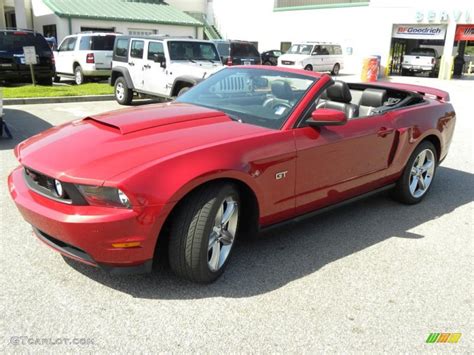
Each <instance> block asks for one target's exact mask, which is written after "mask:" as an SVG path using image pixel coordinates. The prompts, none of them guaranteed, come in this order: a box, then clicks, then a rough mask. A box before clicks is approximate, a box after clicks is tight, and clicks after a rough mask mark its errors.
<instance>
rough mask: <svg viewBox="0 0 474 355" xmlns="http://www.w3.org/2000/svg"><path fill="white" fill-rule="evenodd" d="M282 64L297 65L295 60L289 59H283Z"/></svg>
mask: <svg viewBox="0 0 474 355" xmlns="http://www.w3.org/2000/svg"><path fill="white" fill-rule="evenodd" d="M281 64H283V65H295V62H292V61H289V60H282V61H281Z"/></svg>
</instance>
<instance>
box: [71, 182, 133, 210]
mask: <svg viewBox="0 0 474 355" xmlns="http://www.w3.org/2000/svg"><path fill="white" fill-rule="evenodd" d="M76 186H77V188H78V189H79V191H80V192H81V194H82V196H84V198H85V199H86V201H87V202H88V203H89V204H90V205H93V206H108V207H121V208H131V204H130V200H129V198H128V197H127V195H125V193H124V192H123V191H122V190H120V189H117V188H115V187H107V186H92V185H76Z"/></svg>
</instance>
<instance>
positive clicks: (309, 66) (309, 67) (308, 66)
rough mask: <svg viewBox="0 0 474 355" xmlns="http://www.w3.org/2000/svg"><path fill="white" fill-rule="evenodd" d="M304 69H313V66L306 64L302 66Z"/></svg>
mask: <svg viewBox="0 0 474 355" xmlns="http://www.w3.org/2000/svg"><path fill="white" fill-rule="evenodd" d="M304 70H307V71H313V66H312V65H311V64H308V65H307V66H305V67H304Z"/></svg>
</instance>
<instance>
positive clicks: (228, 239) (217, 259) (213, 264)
mask: <svg viewBox="0 0 474 355" xmlns="http://www.w3.org/2000/svg"><path fill="white" fill-rule="evenodd" d="M238 220H239V206H238V203H237V201H235V200H234V198H233V197H231V196H228V197H226V198H225V199H224V201H223V202H222V204H221V205H220V206H219V209H218V210H217V213H216V216H215V218H214V226H213V227H212V232H211V234H210V235H209V244H208V249H207V250H208V252H207V265H208V266H209V269H210V270H211V271H213V272H215V271H218V270H219V269H220V268H221V267H222V266H223V265H224V263H225V261H226V260H227V258H228V256H229V253H230V250H231V249H232V246H233V245H234V240H235V234H236V232H237V223H238Z"/></svg>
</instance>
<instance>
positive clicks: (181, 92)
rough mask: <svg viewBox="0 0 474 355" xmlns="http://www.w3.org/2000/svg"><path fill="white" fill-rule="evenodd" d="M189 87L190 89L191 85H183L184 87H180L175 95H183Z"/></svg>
mask: <svg viewBox="0 0 474 355" xmlns="http://www.w3.org/2000/svg"><path fill="white" fill-rule="evenodd" d="M189 89H191V86H185V87H182V88H181V89H180V90H179V91H178V95H177V96H176V97H179V96H181V95H183V94H184V93H185V92H186V91H188V90H189Z"/></svg>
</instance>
